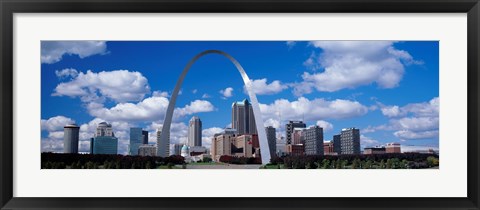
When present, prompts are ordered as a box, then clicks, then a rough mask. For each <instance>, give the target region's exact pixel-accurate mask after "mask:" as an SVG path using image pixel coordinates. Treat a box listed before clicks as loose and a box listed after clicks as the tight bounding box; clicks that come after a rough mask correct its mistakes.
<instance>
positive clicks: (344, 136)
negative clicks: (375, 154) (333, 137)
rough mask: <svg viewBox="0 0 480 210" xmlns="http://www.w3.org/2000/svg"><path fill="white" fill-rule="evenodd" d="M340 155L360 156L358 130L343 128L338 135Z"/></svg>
mask: <svg viewBox="0 0 480 210" xmlns="http://www.w3.org/2000/svg"><path fill="white" fill-rule="evenodd" d="M340 150H341V154H342V155H345V154H360V129H357V128H344V129H342V133H341V134H340Z"/></svg>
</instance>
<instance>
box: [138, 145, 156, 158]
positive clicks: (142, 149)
mask: <svg viewBox="0 0 480 210" xmlns="http://www.w3.org/2000/svg"><path fill="white" fill-rule="evenodd" d="M138 155H140V156H151V157H154V156H156V155H157V147H156V146H155V145H151V144H143V145H140V146H139V147H138Z"/></svg>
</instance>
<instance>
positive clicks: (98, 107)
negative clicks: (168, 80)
mask: <svg viewBox="0 0 480 210" xmlns="http://www.w3.org/2000/svg"><path fill="white" fill-rule="evenodd" d="M168 104H169V100H168V99H167V98H165V97H161V96H152V97H149V98H146V99H144V100H143V101H140V102H138V103H119V104H117V105H115V106H114V107H111V108H105V107H104V106H103V104H99V103H95V102H92V103H89V104H88V105H87V109H88V111H89V113H90V115H92V116H94V117H98V118H101V119H105V120H108V121H127V122H135V121H157V120H163V119H164V118H165V113H166V111H167V107H168ZM213 110H215V107H214V106H213V105H212V104H211V103H210V102H209V101H205V100H195V101H193V102H190V104H188V105H186V106H185V107H181V108H175V110H174V119H177V118H180V117H183V116H186V115H191V114H195V113H200V112H211V111H213Z"/></svg>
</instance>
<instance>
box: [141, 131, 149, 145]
mask: <svg viewBox="0 0 480 210" xmlns="http://www.w3.org/2000/svg"><path fill="white" fill-rule="evenodd" d="M142 137H143V140H142V143H143V144H148V131H142Z"/></svg>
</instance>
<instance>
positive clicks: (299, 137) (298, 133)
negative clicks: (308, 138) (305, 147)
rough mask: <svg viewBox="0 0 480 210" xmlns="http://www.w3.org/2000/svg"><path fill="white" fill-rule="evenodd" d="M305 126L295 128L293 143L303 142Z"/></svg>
mask: <svg viewBox="0 0 480 210" xmlns="http://www.w3.org/2000/svg"><path fill="white" fill-rule="evenodd" d="M303 142H304V139H303V128H294V129H293V136H292V144H295V145H298V144H303Z"/></svg>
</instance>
